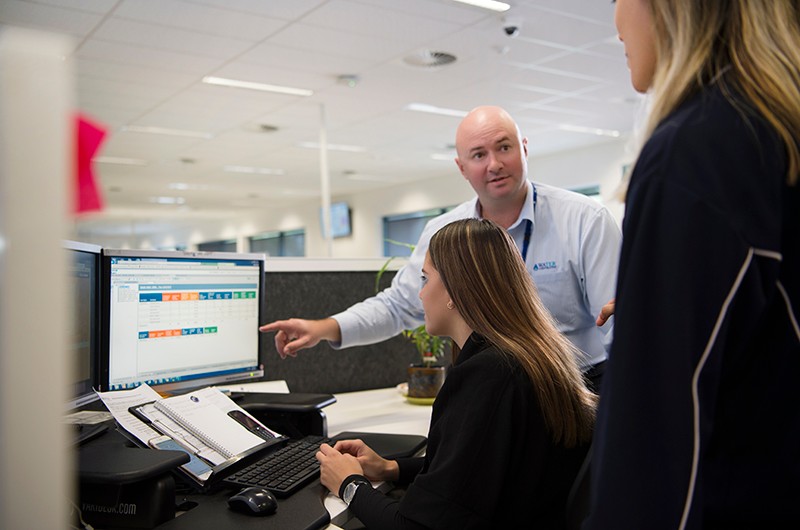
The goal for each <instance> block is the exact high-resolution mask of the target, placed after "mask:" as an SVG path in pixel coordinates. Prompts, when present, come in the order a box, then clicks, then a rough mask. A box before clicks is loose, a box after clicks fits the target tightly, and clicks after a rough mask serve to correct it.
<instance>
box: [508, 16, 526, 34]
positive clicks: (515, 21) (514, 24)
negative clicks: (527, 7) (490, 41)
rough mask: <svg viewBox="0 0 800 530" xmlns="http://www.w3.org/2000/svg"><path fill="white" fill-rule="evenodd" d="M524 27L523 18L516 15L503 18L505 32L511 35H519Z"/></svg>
mask: <svg viewBox="0 0 800 530" xmlns="http://www.w3.org/2000/svg"><path fill="white" fill-rule="evenodd" d="M521 28H522V20H521V19H519V18H516V17H506V18H504V19H503V33H505V34H506V35H508V36H509V37H516V36H517V35H519V30H520V29H521Z"/></svg>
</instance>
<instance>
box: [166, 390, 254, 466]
mask: <svg viewBox="0 0 800 530" xmlns="http://www.w3.org/2000/svg"><path fill="white" fill-rule="evenodd" d="M219 396H222V397H224V398H225V399H228V398H227V397H226V396H224V395H222V394H221V393H220V392H219V390H216V389H214V388H204V389H202V390H198V391H197V392H192V393H191V394H185V395H182V396H174V397H171V398H166V399H164V400H161V401H156V402H154V403H153V406H154V407H155V408H156V409H157V410H159V411H161V412H163V413H164V414H165V415H167V416H168V417H169V418H170V419H172V420H173V421H175V422H177V423H178V424H180V425H181V426H183V427H185V428H186V430H188V431H189V432H191V433H192V434H194V435H195V436H197V437H198V438H199V439H200V440H202V441H203V442H205V443H206V444H207V445H208V446H209V447H211V448H212V449H214V450H215V451H217V452H218V453H220V454H221V455H222V456H224V457H225V458H226V459H228V458H232V457H234V456H236V455H239V454H241V453H244V452H245V451H248V450H250V449H252V448H254V447H256V446H258V445H260V444H262V443H263V442H264V439H263V438H260V437H258V436H256V435H255V434H253V433H251V432H250V431H248V430H247V429H245V428H244V427H242V425H241V424H240V423H239V422H238V421H236V420H235V419H233V418H231V417H230V416H228V414H227V411H225V410H223V409H221V408H220V406H219V404H218V403H219V402H220V401H221V400H220V398H219Z"/></svg>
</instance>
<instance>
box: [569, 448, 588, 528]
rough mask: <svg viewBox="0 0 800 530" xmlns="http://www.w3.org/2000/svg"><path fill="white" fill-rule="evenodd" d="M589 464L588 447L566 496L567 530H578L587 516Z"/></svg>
mask: <svg viewBox="0 0 800 530" xmlns="http://www.w3.org/2000/svg"><path fill="white" fill-rule="evenodd" d="M591 464H592V447H591V446H590V447H589V451H587V453H586V458H584V460H583V464H581V468H580V469H579V470H578V474H577V475H576V476H575V481H574V482H573V483H572V487H571V488H570V490H569V495H568V496H567V510H566V523H567V526H566V528H567V530H580V528H581V525H582V524H583V520H584V519H586V516H587V515H589V500H590V499H589V497H590V482H591V481H590V475H591V467H592V466H591Z"/></svg>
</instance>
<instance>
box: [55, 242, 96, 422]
mask: <svg viewBox="0 0 800 530" xmlns="http://www.w3.org/2000/svg"><path fill="white" fill-rule="evenodd" d="M63 247H64V249H66V251H67V255H68V257H67V272H68V274H67V277H68V278H69V280H68V283H69V286H68V300H69V302H68V303H69V305H68V307H69V309H70V322H69V327H68V333H69V335H68V336H69V341H68V343H67V346H68V348H69V353H68V355H69V362H70V364H71V366H70V370H71V371H70V378H69V381H70V389H69V394H68V395H69V402H68V403H67V408H68V409H75V408H78V407H80V406H81V405H85V404H87V403H91V402H92V401H95V400H97V399H98V396H97V394H96V393H95V392H94V387H95V386H97V366H96V363H97V352H98V351H99V349H100V331H99V330H100V305H99V301H100V300H99V293H100V247H98V246H95V245H90V244H87V243H78V242H76V241H65V242H64V244H63Z"/></svg>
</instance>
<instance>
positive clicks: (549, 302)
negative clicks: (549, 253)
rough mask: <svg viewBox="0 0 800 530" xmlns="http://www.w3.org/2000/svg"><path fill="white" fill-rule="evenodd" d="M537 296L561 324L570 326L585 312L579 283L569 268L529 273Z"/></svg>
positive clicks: (561, 329) (560, 328) (561, 328)
mask: <svg viewBox="0 0 800 530" xmlns="http://www.w3.org/2000/svg"><path fill="white" fill-rule="evenodd" d="M531 277H532V278H533V283H534V284H536V289H537V290H538V291H539V298H541V299H542V303H544V306H545V307H546V308H547V310H548V311H550V314H552V315H553V318H555V319H556V320H557V321H558V323H559V324H561V326H559V330H560V331H564V328H563V327H562V326H567V327H569V326H572V325H574V324H575V323H576V322H579V321H580V316H581V314H583V313H585V312H586V308H585V307H584V304H583V295H582V294H581V290H580V283H579V282H578V280H577V278H575V276H574V275H573V274H572V272H571V271H569V270H552V269H548V270H539V271H534V272H533V273H532V274H531Z"/></svg>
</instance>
